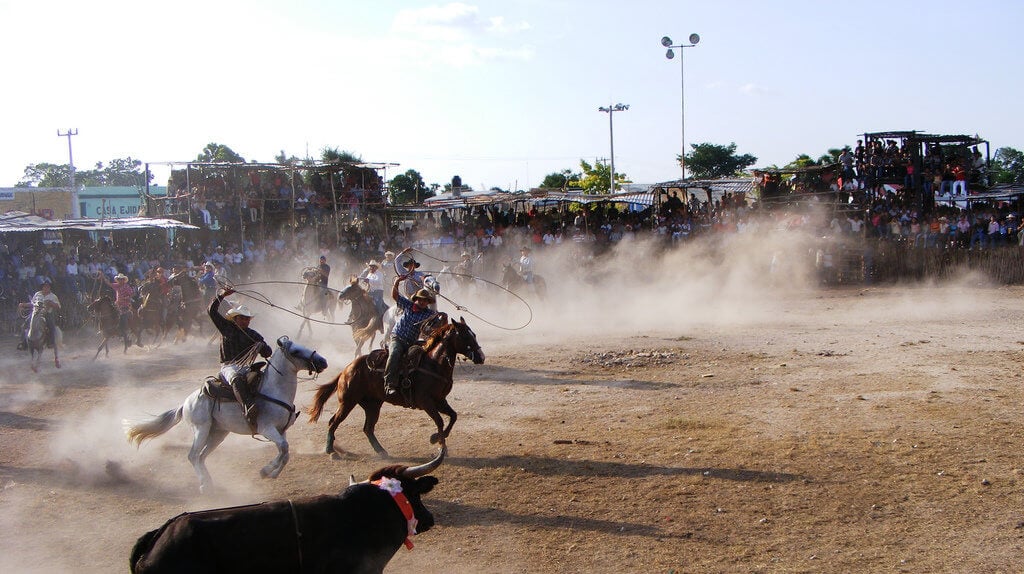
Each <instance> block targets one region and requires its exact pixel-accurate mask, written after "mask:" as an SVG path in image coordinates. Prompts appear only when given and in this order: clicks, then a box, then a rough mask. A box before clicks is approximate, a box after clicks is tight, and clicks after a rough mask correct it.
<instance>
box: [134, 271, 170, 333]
mask: <svg viewBox="0 0 1024 574" xmlns="http://www.w3.org/2000/svg"><path fill="white" fill-rule="evenodd" d="M139 295H140V296H141V297H142V302H141V303H140V304H139V309H138V315H139V323H140V326H139V342H140V343H141V338H142V334H143V333H147V332H149V333H152V334H153V340H154V341H156V344H157V346H160V344H161V343H163V342H164V339H166V338H167V333H169V332H170V331H171V330H172V329H173V328H174V321H175V317H174V314H173V313H171V312H170V311H169V310H168V309H167V306H168V300H169V299H168V297H166V296H164V294H163V291H162V290H161V289H160V284H159V283H158V282H156V281H153V280H149V281H146V282H145V283H143V284H142V285H141V286H140V287H139Z"/></svg>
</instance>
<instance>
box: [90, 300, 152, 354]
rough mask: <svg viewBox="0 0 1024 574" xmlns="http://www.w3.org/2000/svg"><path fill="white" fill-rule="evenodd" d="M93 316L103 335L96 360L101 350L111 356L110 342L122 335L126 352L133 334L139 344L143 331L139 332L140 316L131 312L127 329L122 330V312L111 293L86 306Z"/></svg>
mask: <svg viewBox="0 0 1024 574" xmlns="http://www.w3.org/2000/svg"><path fill="white" fill-rule="evenodd" d="M86 309H88V310H89V312H90V313H92V316H93V317H94V318H95V319H96V324H97V327H98V328H99V334H100V335H101V336H102V337H103V340H101V341H100V344H99V346H98V347H96V354H95V355H93V357H92V360H94V361H95V360H96V358H97V357H99V356H100V351H103V350H106V355H105V356H107V357H109V356H110V345H109V342H110V340H111V339H113V338H115V337H121V338H122V339H123V340H124V352H125V353H127V352H128V347H131V346H132V334H134V335H135V341H136V342H135V344H136V345H139V346H140V347H141V346H142V345H141V344H139V342H138V339H139V336H140V335H141V333H140V332H139V320H138V317H137V316H136V315H135V314H134V313H131V314H129V316H128V318H127V325H126V326H125V331H124V332H123V333H122V332H121V322H120V321H121V314H120V313H119V312H118V311H117V307H114V302H113V301H112V300H111V299H110V296H109V295H104V296H102V297H100V298H99V299H95V300H93V302H92V303H89V305H88V306H87V307H86Z"/></svg>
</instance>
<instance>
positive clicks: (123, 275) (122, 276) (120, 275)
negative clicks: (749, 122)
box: [114, 273, 128, 281]
mask: <svg viewBox="0 0 1024 574" xmlns="http://www.w3.org/2000/svg"><path fill="white" fill-rule="evenodd" d="M121 279H124V280H125V281H127V280H128V276H127V275H125V274H124V273H118V274H117V275H114V281H120V280H121Z"/></svg>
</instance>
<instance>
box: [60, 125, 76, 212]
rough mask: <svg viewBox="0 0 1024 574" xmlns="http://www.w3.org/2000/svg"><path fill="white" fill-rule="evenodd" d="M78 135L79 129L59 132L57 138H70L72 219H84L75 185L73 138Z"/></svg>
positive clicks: (69, 162) (69, 160)
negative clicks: (72, 151) (72, 153)
mask: <svg viewBox="0 0 1024 574" xmlns="http://www.w3.org/2000/svg"><path fill="white" fill-rule="evenodd" d="M77 135H78V128H72V129H69V130H68V131H66V132H64V133H60V130H59V129H58V130H57V137H60V138H64V137H66V138H68V164H69V165H70V166H71V219H79V218H81V217H82V208H81V206H80V205H78V187H77V186H76V185H75V159H74V157H73V156H72V155H71V136H77Z"/></svg>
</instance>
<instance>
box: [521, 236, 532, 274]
mask: <svg viewBox="0 0 1024 574" xmlns="http://www.w3.org/2000/svg"><path fill="white" fill-rule="evenodd" d="M519 252H520V253H521V254H522V255H521V256H520V257H519V276H520V277H522V278H523V281H526V282H527V283H533V258H532V257H530V248H529V247H527V246H525V245H524V246H522V247H521V248H520V249H519Z"/></svg>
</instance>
